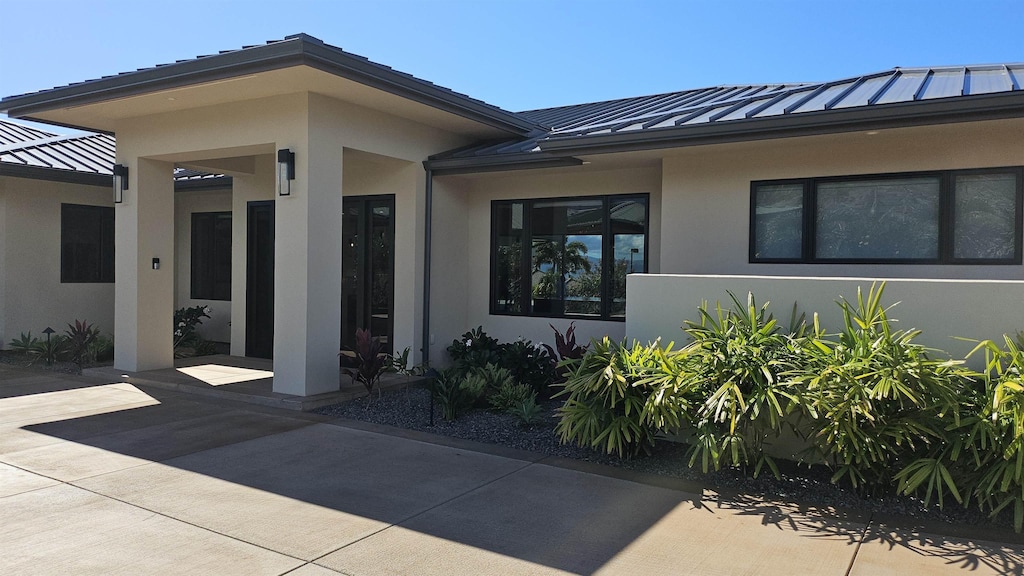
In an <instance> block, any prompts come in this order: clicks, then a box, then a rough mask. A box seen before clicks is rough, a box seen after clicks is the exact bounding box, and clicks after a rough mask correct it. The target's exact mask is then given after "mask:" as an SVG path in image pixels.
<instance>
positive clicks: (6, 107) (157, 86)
mask: <svg viewBox="0 0 1024 576" xmlns="http://www.w3.org/2000/svg"><path fill="white" fill-rule="evenodd" d="M300 65H307V66H310V67H312V68H315V69H318V70H322V71H324V72H328V73H331V74H334V75H336V76H339V77H343V78H347V79H349V80H352V81H354V82H358V83H360V84H365V85H367V86H371V87H373V88H377V89H379V90H383V91H385V92H388V93H391V94H394V95H396V96H400V97H403V98H407V99H409V100H412V101H415V102H419V103H421V104H425V105H427V106H431V107H434V108H437V109H439V110H443V111H445V112H449V113H452V114H455V115H458V116H461V117H463V118H467V119H469V120H473V121H476V122H479V123H481V124H485V125H487V126H491V127H493V128H498V129H500V130H504V131H507V132H510V133H513V134H526V133H529V132H531V131H533V130H537V129H538V128H539V126H538V125H536V124H534V123H532V122H529V121H527V120H525V119H523V118H520V117H519V116H517V115H515V114H513V113H511V112H506V111H504V110H501V109H500V108H496V107H493V106H490V105H488V104H485V103H483V102H478V101H474V100H472V99H470V98H468V97H465V96H461V95H459V94H456V93H454V92H451V91H448V90H446V89H443V88H440V87H437V86H433V85H431V84H429V83H427V82H425V81H422V80H419V79H417V78H414V77H412V76H408V75H405V74H401V73H399V72H396V71H394V70H390V69H386V68H385V67H383V66H380V65H378V64H374V63H373V62H370V61H369V60H362V59H360V58H357V57H355V56H353V55H351V54H348V53H346V52H344V51H343V50H341V49H338V48H335V47H333V46H328V45H326V44H324V43H323V42H321V41H319V40H317V39H315V38H313V37H310V36H305V35H299V36H296V37H292V38H289V39H286V40H283V41H280V42H275V43H272V44H267V45H264V46H255V47H251V48H246V49H242V50H236V51H232V52H226V53H224V54H218V55H214V56H208V57H204V58H197V59H193V60H187V61H184V62H177V63H174V64H168V65H163V66H157V67H154V68H149V69H145V70H139V71H137V72H130V73H126V74H121V75H117V76H111V77H107V78H100V79H97V80H89V81H86V82H82V83H80V84H74V85H71V86H65V87H61V88H53V89H50V90H44V91H40V92H34V93H31V94H24V95H21V96H8V97H6V98H3V99H0V112H6V113H7V114H8V115H9V116H11V117H17V118H25V117H32V116H33V115H34V114H39V113H41V112H45V111H49V110H54V109H59V108H69V107H73V106H82V105H86V104H91V103H96V102H102V101H105V100H111V99H115V98H124V97H128V96H137V95H140V94H145V93H149V92H156V91H159V90H167V89H172V88H180V87H183V86H189V85H193V84H200V83H204V82H212V81H216V80H223V79H227V78H233V77H237V76H244V75H248V74H254V73H259V72H267V71H270V70H277V69H281V68H288V67H292V66H300Z"/></svg>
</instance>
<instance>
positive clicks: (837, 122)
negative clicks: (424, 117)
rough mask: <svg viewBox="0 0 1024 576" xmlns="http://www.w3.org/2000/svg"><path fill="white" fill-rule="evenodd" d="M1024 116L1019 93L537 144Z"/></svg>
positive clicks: (644, 141)
mask: <svg viewBox="0 0 1024 576" xmlns="http://www.w3.org/2000/svg"><path fill="white" fill-rule="evenodd" d="M1021 116H1024V93H1022V92H1017V91H1015V92H1008V93H997V94H983V95H978V96H962V97H958V98H950V99H946V100H934V101H927V102H901V103H895V104H887V105H883V106H876V107H866V108H849V109H843V110H824V111H820V112H801V113H797V114H786V115H782V116H773V117H770V118H751V119H746V120H732V121H729V122H721V123H709V124H705V125H699V126H676V127H670V128H664V129H654V130H647V131H635V132H628V133H611V134H598V135H594V136H577V137H562V138H559V137H554V138H551V139H549V140H541V141H540V142H539V143H538V145H539V146H540V149H541V150H543V151H545V152H550V153H555V154H582V153H586V154H601V153H611V152H627V151H633V150H652V149H660V148H675V147H682V146H699V145H705V144H718V143H727V142H743V141H753V140H766V139H772V138H788V137H794V136H812V135H820V134H830V133H837V132H855V131H860V130H875V129H883V128H903V127H909V126H922V125H929V124H948V123H954V122H972V121H980V120H997V119H1002V118H1012V117H1021Z"/></svg>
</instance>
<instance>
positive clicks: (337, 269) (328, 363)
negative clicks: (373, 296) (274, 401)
mask: <svg viewBox="0 0 1024 576" xmlns="http://www.w3.org/2000/svg"><path fill="white" fill-rule="evenodd" d="M310 133H311V134H310V137H309V140H308V142H306V143H303V144H304V145H291V146H290V148H291V149H292V151H293V152H295V168H296V170H295V180H294V181H293V182H292V186H291V195H290V196H287V197H281V196H278V197H277V201H276V203H275V204H276V206H275V210H276V215H275V218H276V222H275V247H274V259H275V263H274V266H275V270H274V391H275V392H282V393H285V394H297V395H302V396H310V395H313V394H320V393H323V392H330V391H334V390H337V389H338V382H339V374H338V350H339V348H340V345H341V221H342V219H341V189H342V147H341V146H339V145H337V144H336V143H333V142H331V141H330V140H331V139H330V138H329V137H328V138H318V137H317V128H316V127H315V126H314V125H311V126H310ZM286 145H287V144H286ZM282 147H283V146H282Z"/></svg>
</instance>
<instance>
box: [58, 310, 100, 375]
mask: <svg viewBox="0 0 1024 576" xmlns="http://www.w3.org/2000/svg"><path fill="white" fill-rule="evenodd" d="M64 334H65V342H66V348H65V352H66V354H67V357H68V359H69V360H71V361H72V362H74V363H75V364H77V365H78V367H79V368H81V367H82V366H83V365H84V364H85V363H86V362H88V360H89V348H90V347H91V346H92V344H93V342H95V341H96V338H98V337H99V335H100V331H99V329H98V328H96V327H95V326H93V325H92V324H89V323H88V322H86V321H78V320H75V322H74V323H73V324H68V329H67V330H65V332H64Z"/></svg>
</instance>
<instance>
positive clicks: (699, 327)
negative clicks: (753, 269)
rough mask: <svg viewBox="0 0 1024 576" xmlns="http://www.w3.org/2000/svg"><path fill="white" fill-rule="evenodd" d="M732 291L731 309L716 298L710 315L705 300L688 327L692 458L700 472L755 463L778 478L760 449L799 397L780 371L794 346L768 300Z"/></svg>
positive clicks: (685, 378)
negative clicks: (697, 318) (742, 297)
mask: <svg viewBox="0 0 1024 576" xmlns="http://www.w3.org/2000/svg"><path fill="white" fill-rule="evenodd" d="M729 296H730V298H731V299H732V301H733V304H734V308H733V309H730V310H724V309H723V308H722V306H721V304H718V305H717V306H716V309H715V313H714V314H712V313H711V312H709V311H708V306H707V305H706V304H704V305H702V306H701V307H700V308H699V309H698V312H699V314H700V322H699V323H695V322H687V327H686V328H685V331H686V332H687V333H688V334H689V335H690V336H691V337H692V338H693V342H692V343H690V344H689V345H688V346H686V347H685V348H683V349H682V351H681V354H682V355H683V357H684V358H685V360H684V361H683V362H682V363H681V366H682V370H681V371H680V373H681V376H682V378H681V382H680V386H681V388H683V389H685V390H686V391H687V394H688V395H689V396H690V398H691V401H692V402H693V403H694V405H695V407H696V414H695V418H694V426H695V442H694V443H693V444H692V447H691V450H690V457H689V458H690V460H689V463H690V466H694V465H696V464H697V463H698V462H700V465H701V469H702V470H703V471H704V472H707V471H708V469H709V468H710V467H714V469H716V470H717V469H719V468H720V467H721V466H723V465H726V466H737V467H745V466H747V465H751V464H752V465H753V466H754V470H753V473H754V475H755V476H757V475H758V474H759V473H760V471H761V469H762V467H763V466H765V465H767V466H768V467H769V468H770V469H771V470H772V472H773V473H774V474H775V475H776V476H778V474H779V471H778V467H777V466H776V465H775V462H774V461H773V460H772V458H771V456H769V455H768V454H766V453H765V450H764V448H765V445H766V443H770V442H771V440H772V439H773V438H776V437H778V435H779V434H780V433H781V432H782V431H783V429H784V428H785V427H786V422H787V417H788V415H789V414H790V413H791V412H792V410H793V406H794V405H795V403H796V402H797V401H798V399H797V398H796V397H795V396H794V395H793V394H792V393H791V392H790V391H789V387H790V384H789V382H787V381H786V380H784V379H781V378H780V377H779V376H780V374H782V373H783V372H785V371H787V370H789V369H790V368H791V367H792V365H793V361H794V357H795V354H796V352H795V350H796V345H795V343H794V340H793V335H792V333H791V334H785V333H783V332H781V331H780V329H779V326H778V322H777V321H776V320H775V319H774V318H773V317H772V315H771V314H769V313H768V304H767V303H765V304H764V305H762V306H760V307H758V306H757V304H756V303H755V301H754V296H753V294H750V293H748V294H747V300H746V303H745V304H741V303H740V301H739V300H738V299H737V298H736V296H735V295H733V294H732V293H729ZM794 330H798V331H802V330H801V329H798V328H794Z"/></svg>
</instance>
